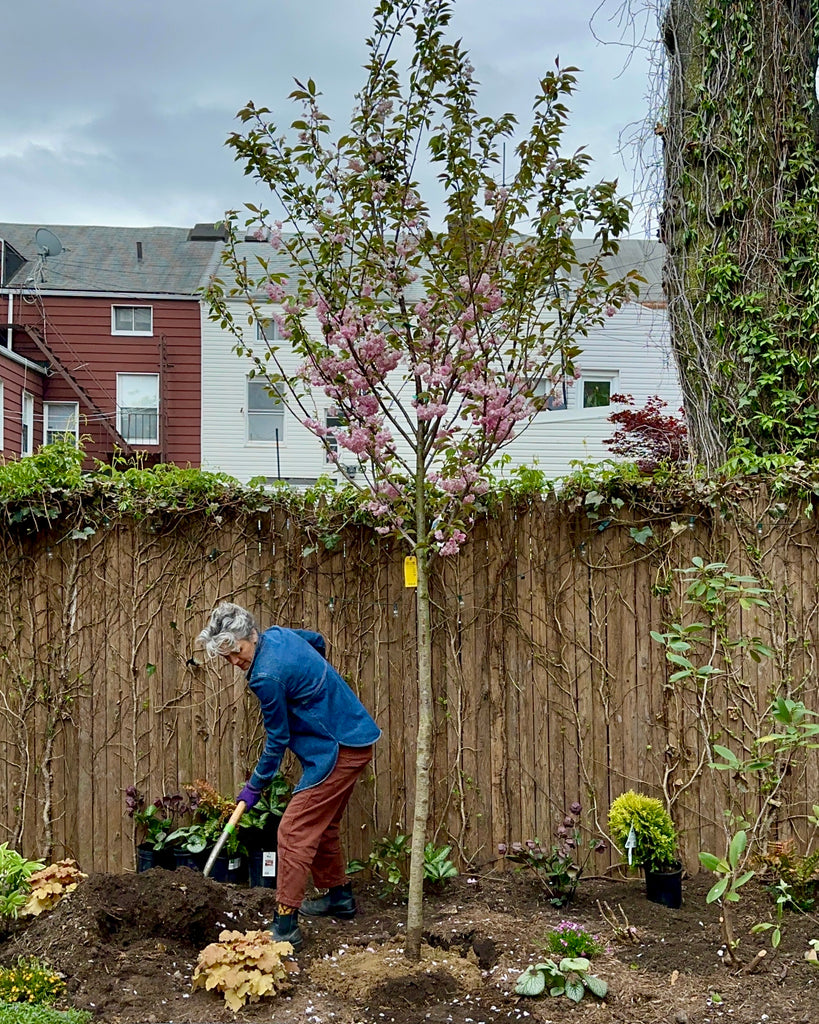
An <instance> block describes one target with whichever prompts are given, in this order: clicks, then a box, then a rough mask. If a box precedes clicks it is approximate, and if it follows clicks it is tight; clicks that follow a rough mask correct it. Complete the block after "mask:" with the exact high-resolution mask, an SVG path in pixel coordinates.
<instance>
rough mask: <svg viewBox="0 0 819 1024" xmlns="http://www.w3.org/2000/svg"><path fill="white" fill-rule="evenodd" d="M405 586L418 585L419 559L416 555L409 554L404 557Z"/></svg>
mask: <svg viewBox="0 0 819 1024" xmlns="http://www.w3.org/2000/svg"><path fill="white" fill-rule="evenodd" d="M404 586H405V587H417V586H418V559H417V558H416V557H415V555H407V557H406V558H405V559H404Z"/></svg>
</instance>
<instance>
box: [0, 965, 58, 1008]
mask: <svg viewBox="0 0 819 1024" xmlns="http://www.w3.org/2000/svg"><path fill="white" fill-rule="evenodd" d="M64 989H65V982H64V981H63V979H62V978H61V977H60V975H59V974H58V973H57V972H56V971H55V970H54V969H53V968H51V967H49V966H48V964H46V963H43V961H42V960H38V959H37V957H35V956H21V957H18V958H17V963H16V964H13V965H12V966H11V967H0V1000H2V1002H4V1003H46V1004H47V1003H53V1002H54V1000H55V999H56V998H57V996H58V995H59V994H60V993H61V992H62V991H63V990H64Z"/></svg>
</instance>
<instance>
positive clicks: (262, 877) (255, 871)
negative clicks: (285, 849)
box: [247, 849, 278, 889]
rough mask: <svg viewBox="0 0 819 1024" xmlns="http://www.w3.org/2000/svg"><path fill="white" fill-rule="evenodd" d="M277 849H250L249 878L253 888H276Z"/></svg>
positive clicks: (248, 857) (248, 861)
mask: <svg viewBox="0 0 819 1024" xmlns="http://www.w3.org/2000/svg"><path fill="white" fill-rule="evenodd" d="M277 857H278V854H277V853H276V850H275V849H273V850H250V851H249V852H248V855H247V869H248V880H249V882H250V886H251V888H257V889H258V888H262V889H275V888H276V860H277Z"/></svg>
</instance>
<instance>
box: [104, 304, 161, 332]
mask: <svg viewBox="0 0 819 1024" xmlns="http://www.w3.org/2000/svg"><path fill="white" fill-rule="evenodd" d="M111 333H112V334H142V335H146V336H148V337H150V336H151V335H152V334H153V333H154V311H153V307H152V306H112V307H111Z"/></svg>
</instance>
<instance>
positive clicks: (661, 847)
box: [609, 789, 682, 908]
mask: <svg viewBox="0 0 819 1024" xmlns="http://www.w3.org/2000/svg"><path fill="white" fill-rule="evenodd" d="M609 831H610V833H611V838H612V842H614V844H615V845H616V846H617V848H618V849H619V850H620V851H621V852H622V853H623V854H624V855H625V857H626V858H627V860H628V864H629V866H630V867H642V868H643V870H644V872H645V878H646V896H647V898H648V899H649V900H651V902H652V903H660V904H662V905H663V906H666V907H674V908H677V907H680V906H681V905H682V864H681V863H680V861H679V859H678V857H677V830H676V829H675V828H674V822H673V821H672V820H671V815H670V814H669V813H668V811H667V810H666V808H665V805H664V804H663V803H662V801H660V800H657V799H656V798H655V797H650V796H644V795H643V794H642V793H635V792H634V790H632V789H630V790H629V791H628V792H627V793H623V794H622V795H621V796H618V797H617V799H616V800H614V801H613V803H612V805H611V809H610V810H609Z"/></svg>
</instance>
